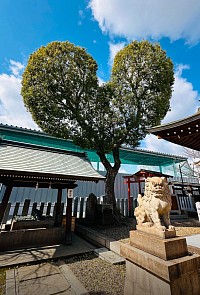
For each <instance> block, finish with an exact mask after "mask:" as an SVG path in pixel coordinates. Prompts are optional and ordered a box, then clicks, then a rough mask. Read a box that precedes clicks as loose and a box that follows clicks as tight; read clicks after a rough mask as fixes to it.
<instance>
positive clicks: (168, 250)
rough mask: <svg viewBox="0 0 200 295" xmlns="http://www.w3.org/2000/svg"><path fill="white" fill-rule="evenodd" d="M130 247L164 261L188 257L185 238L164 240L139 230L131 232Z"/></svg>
mask: <svg viewBox="0 0 200 295" xmlns="http://www.w3.org/2000/svg"><path fill="white" fill-rule="evenodd" d="M130 245H131V246H134V247H136V248H139V249H141V250H144V251H145V252H148V253H150V254H153V255H155V256H157V257H160V258H162V259H164V260H170V259H174V258H179V257H182V256H185V255H188V249H187V243H186V239H185V238H183V237H176V238H172V239H162V238H160V237H156V236H153V235H149V234H148V235H147V234H146V233H144V232H141V231H138V230H132V231H130Z"/></svg>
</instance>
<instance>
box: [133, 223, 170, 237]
mask: <svg viewBox="0 0 200 295" xmlns="http://www.w3.org/2000/svg"><path fill="white" fill-rule="evenodd" d="M136 229H137V230H139V231H143V232H145V233H148V234H149V235H154V236H157V237H160V238H163V239H169V238H174V237H176V231H175V230H169V229H166V230H165V231H161V230H159V229H157V228H156V227H154V226H149V227H148V226H146V225H137V226H136Z"/></svg>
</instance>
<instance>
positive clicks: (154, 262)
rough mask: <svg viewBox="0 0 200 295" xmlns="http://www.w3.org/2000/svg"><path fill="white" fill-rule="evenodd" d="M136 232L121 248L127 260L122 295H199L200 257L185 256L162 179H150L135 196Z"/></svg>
mask: <svg viewBox="0 0 200 295" xmlns="http://www.w3.org/2000/svg"><path fill="white" fill-rule="evenodd" d="M138 203H139V206H138V207H137V208H136V209H135V217H136V220H137V226H136V230H133V231H130V243H129V244H124V245H122V246H121V248H120V252H121V255H122V256H124V257H125V258H126V279H125V288H124V294H125V295H132V294H134V295H142V294H148V295H170V294H172V295H197V294H200V281H199V275H198V269H199V268H200V256H199V255H197V254H191V253H188V248H187V244H186V239H185V238H183V237H176V231H175V229H174V227H173V226H172V225H171V223H170V209H171V195H170V190H169V187H168V184H167V181H166V179H165V178H163V177H149V178H147V179H146V182H145V191H144V196H143V197H142V196H141V195H139V196H138Z"/></svg>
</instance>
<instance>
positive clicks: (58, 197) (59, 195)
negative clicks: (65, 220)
mask: <svg viewBox="0 0 200 295" xmlns="http://www.w3.org/2000/svg"><path fill="white" fill-rule="evenodd" d="M61 201H62V188H59V189H58V194H57V205H56V214H55V226H58V225H59V223H60V220H59V217H60V209H61Z"/></svg>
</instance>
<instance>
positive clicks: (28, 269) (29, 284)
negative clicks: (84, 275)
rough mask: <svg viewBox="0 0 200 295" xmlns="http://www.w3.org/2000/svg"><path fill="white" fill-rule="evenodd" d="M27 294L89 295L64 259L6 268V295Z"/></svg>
mask: <svg viewBox="0 0 200 295" xmlns="http://www.w3.org/2000/svg"><path fill="white" fill-rule="evenodd" d="M27 294H28V295H40V294H42V295H53V294H64V295H76V294H77V295H89V293H88V292H87V290H86V289H85V287H84V286H83V285H82V284H81V283H80V282H79V280H78V279H77V278H76V276H75V275H74V274H73V272H72V271H71V270H70V268H69V267H68V266H67V265H66V264H65V263H64V261H63V262H62V261H60V262H59V263H42V264H38V265H31V266H25V267H20V268H15V269H11V270H8V271H7V272H6V295H27Z"/></svg>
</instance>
